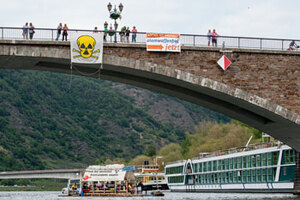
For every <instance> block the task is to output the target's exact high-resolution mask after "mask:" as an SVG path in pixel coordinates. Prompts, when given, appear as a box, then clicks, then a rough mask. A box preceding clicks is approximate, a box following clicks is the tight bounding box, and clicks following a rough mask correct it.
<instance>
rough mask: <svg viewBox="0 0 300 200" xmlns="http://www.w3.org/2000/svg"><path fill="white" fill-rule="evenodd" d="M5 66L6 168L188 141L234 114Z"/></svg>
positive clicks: (56, 164)
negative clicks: (205, 125) (200, 127)
mask: <svg viewBox="0 0 300 200" xmlns="http://www.w3.org/2000/svg"><path fill="white" fill-rule="evenodd" d="M70 80H71V77H70V76H69V75H64V74H56V73H49V72H38V71H21V70H17V71H14V70H1V71H0V171H4V170H25V169H26V170H28V169H51V168H73V167H84V166H87V165H88V164H95V160H96V159H98V158H105V157H106V158H109V159H114V158H116V157H118V158H123V159H125V160H129V159H132V158H134V157H135V156H137V155H140V154H143V152H144V151H145V149H146V148H147V147H148V146H150V145H151V144H154V145H155V147H156V148H157V149H160V148H161V147H162V146H164V145H167V144H169V143H181V142H182V141H183V140H184V139H185V137H186V135H185V132H186V131H189V132H193V128H194V126H195V125H196V124H198V123H199V122H200V121H203V120H208V121H218V122H219V121H224V122H228V121H229V118H227V117H225V116H223V115H220V114H217V113H214V112H212V111H210V110H207V109H204V108H202V107H200V106H197V105H194V104H190V103H188V102H184V101H181V100H178V99H176V98H172V97H168V96H165V95H162V94H156V93H152V92H150V91H147V90H143V89H140V88H136V87H132V86H127V85H123V84H119V83H113V82H108V81H103V80H99V79H93V78H83V77H78V76H73V78H72V82H71V81H70Z"/></svg>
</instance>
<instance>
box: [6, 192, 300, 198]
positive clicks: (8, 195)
mask: <svg viewBox="0 0 300 200" xmlns="http://www.w3.org/2000/svg"><path fill="white" fill-rule="evenodd" d="M59 194H60V192H0V200H71V199H73V200H74V199H75V200H76V199H77V200H78V199H84V200H99V199H105V200H108V199H113V200H125V199H133V200H150V199H151V200H152V199H153V200H173V199H174V200H184V199H186V200H296V199H297V200H300V196H294V195H291V194H253V193H250V194H236V193H172V192H166V193H165V196H164V197H131V198H124V197H113V198H112V197H82V198H78V197H59V196H58V195H59Z"/></svg>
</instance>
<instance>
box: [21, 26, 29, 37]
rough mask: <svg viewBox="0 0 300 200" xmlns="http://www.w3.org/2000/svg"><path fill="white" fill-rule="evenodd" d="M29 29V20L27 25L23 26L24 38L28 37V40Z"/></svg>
mask: <svg viewBox="0 0 300 200" xmlns="http://www.w3.org/2000/svg"><path fill="white" fill-rule="evenodd" d="M28 29H29V26H28V22H26V23H25V25H24V26H23V33H22V35H23V39H26V40H28Z"/></svg>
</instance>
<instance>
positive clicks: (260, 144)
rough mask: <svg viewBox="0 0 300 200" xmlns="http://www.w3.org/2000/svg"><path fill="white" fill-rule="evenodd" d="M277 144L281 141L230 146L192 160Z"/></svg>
mask: <svg viewBox="0 0 300 200" xmlns="http://www.w3.org/2000/svg"><path fill="white" fill-rule="evenodd" d="M276 146H281V143H280V144H279V143H275V142H264V143H256V144H251V145H249V146H247V147H235V148H230V149H225V150H219V151H215V152H207V154H204V155H203V156H198V157H194V158H192V160H196V159H197V160H198V159H201V158H211V157H216V156H223V155H228V154H233V153H239V152H245V151H253V150H257V149H264V148H270V147H276Z"/></svg>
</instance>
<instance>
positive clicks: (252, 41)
mask: <svg viewBox="0 0 300 200" xmlns="http://www.w3.org/2000/svg"><path fill="white" fill-rule="evenodd" d="M22 32H23V29H22V28H20V27H0V39H16V40H23V36H22ZM72 32H93V30H77V29H69V30H68V40H69V39H70V35H71V33H72ZM99 32H103V31H99ZM56 33H57V30H56V29H49V28H35V34H34V36H33V40H46V41H54V40H55V39H56ZM119 33H120V32H117V33H116V34H117V42H118V43H120V42H121V39H120V34H119ZM131 36H132V34H131ZM131 36H130V38H129V39H130V40H129V42H130V43H131V39H132V38H131ZM114 37H115V36H109V35H107V42H114ZM61 39H62V35H60V38H59V41H61ZM292 40H295V42H296V43H297V44H300V39H279V38H256V37H236V36H218V37H217V42H218V47H222V44H223V43H224V44H225V46H226V48H243V49H267V50H287V49H288V48H289V44H290V42H291V41H292ZM125 41H126V40H125ZM180 42H181V44H182V45H184V46H199V47H207V46H208V40H207V35H191V34H181V35H180ZM136 43H143V44H144V43H146V33H145V32H138V33H137V37H136ZM211 45H212V44H210V46H211Z"/></svg>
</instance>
